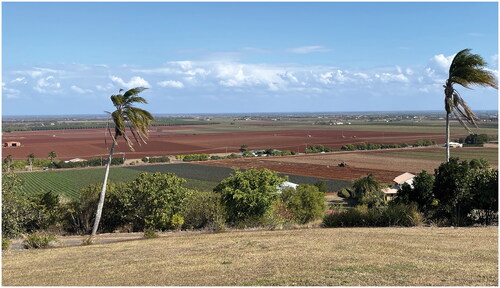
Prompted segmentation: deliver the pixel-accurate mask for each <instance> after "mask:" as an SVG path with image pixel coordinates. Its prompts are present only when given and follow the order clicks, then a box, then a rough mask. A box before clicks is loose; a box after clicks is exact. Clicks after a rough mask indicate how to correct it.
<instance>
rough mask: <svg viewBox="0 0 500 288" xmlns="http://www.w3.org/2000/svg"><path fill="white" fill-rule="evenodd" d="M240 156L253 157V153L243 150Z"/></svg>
mask: <svg viewBox="0 0 500 288" xmlns="http://www.w3.org/2000/svg"><path fill="white" fill-rule="evenodd" d="M241 156H242V157H245V158H246V157H255V155H254V154H253V153H252V152H249V151H245V152H243V154H242V155H241Z"/></svg>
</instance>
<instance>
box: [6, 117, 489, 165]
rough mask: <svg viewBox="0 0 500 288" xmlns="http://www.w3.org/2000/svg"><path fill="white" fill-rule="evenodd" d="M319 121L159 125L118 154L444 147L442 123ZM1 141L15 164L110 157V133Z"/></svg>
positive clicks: (10, 136) (56, 133)
mask: <svg viewBox="0 0 500 288" xmlns="http://www.w3.org/2000/svg"><path fill="white" fill-rule="evenodd" d="M316 120H318V119H305V120H293V121H292V120H287V121H263V120H260V121H259V120H251V121H236V122H231V121H228V120H227V119H225V120H224V119H221V120H220V121H219V120H217V119H213V121H214V122H217V124H214V125H189V126H156V127H152V128H150V137H149V139H148V141H147V142H148V144H147V145H142V146H138V145H136V147H135V148H136V151H135V152H132V151H130V150H129V149H128V147H127V145H125V143H124V142H123V140H122V139H120V140H119V145H118V146H117V147H116V152H117V153H118V154H120V155H122V156H123V155H124V156H125V157H126V158H128V159H141V158H143V157H146V156H164V155H181V154H197V153H225V152H238V151H239V148H240V147H241V145H247V146H248V147H249V149H268V148H276V149H280V150H292V151H295V152H304V151H305V149H306V147H308V146H311V145H325V146H329V147H332V148H334V149H339V148H340V147H341V146H342V145H345V144H353V143H359V142H371V143H379V144H381V143H384V144H394V143H398V144H401V143H408V144H412V143H414V142H415V141H417V140H422V139H430V140H434V141H436V142H438V143H443V142H444V123H440V122H439V121H427V122H421V123H420V122H394V123H392V122H390V123H380V122H363V121H353V122H352V125H313V123H315V121H316ZM231 123H233V124H231ZM441 124H442V125H441ZM457 125H458V124H457V123H453V124H452V128H451V134H452V138H459V137H464V136H465V135H466V131H465V130H464V129H463V128H461V127H459V126H457ZM479 127H480V128H479V129H478V130H477V131H474V132H476V133H486V134H489V135H497V134H498V129H497V127H496V126H495V124H494V123H487V124H480V125H479ZM106 137H107V138H106ZM2 138H3V141H19V142H21V147H8V148H2V153H3V154H4V155H12V157H13V159H14V160H25V159H26V156H27V155H29V154H31V153H34V154H35V157H37V158H46V157H47V155H48V153H49V152H51V151H55V152H56V153H57V155H58V158H57V159H58V160H69V159H72V158H82V159H90V158H92V157H98V158H99V157H106V154H107V152H108V149H109V146H110V143H111V138H110V136H109V133H108V132H107V130H106V129H78V130H46V131H14V132H11V133H3V135H2Z"/></svg>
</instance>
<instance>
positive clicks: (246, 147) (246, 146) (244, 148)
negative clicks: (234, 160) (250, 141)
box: [240, 144, 248, 152]
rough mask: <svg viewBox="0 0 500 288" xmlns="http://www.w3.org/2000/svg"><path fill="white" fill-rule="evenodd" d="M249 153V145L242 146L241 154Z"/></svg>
mask: <svg viewBox="0 0 500 288" xmlns="http://www.w3.org/2000/svg"><path fill="white" fill-rule="evenodd" d="M247 151H248V145H246V144H243V145H241V147H240V152H247Z"/></svg>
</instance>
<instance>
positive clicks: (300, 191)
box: [280, 184, 325, 224]
mask: <svg viewBox="0 0 500 288" xmlns="http://www.w3.org/2000/svg"><path fill="white" fill-rule="evenodd" d="M280 200H281V201H282V202H283V204H284V205H285V207H287V208H289V209H290V211H291V212H292V214H293V217H294V219H295V220H296V221H297V222H298V223H301V224H305V223H307V222H310V221H313V220H316V219H319V218H321V216H323V214H324V211H325V194H324V193H323V192H320V191H319V190H318V188H317V187H316V186H311V185H307V184H301V185H299V186H298V187H297V189H293V188H289V189H284V190H283V191H282V193H281V195H280Z"/></svg>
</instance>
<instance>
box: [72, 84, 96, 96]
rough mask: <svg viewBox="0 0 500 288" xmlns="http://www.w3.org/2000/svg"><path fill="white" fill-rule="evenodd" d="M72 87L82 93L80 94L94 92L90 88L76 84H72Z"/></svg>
mask: <svg viewBox="0 0 500 288" xmlns="http://www.w3.org/2000/svg"><path fill="white" fill-rule="evenodd" d="M70 88H71V90H73V91H75V92H76V93H80V94H89V93H94V91H92V90H90V89H83V88H80V87H78V86H75V85H72V86H71V87H70Z"/></svg>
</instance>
